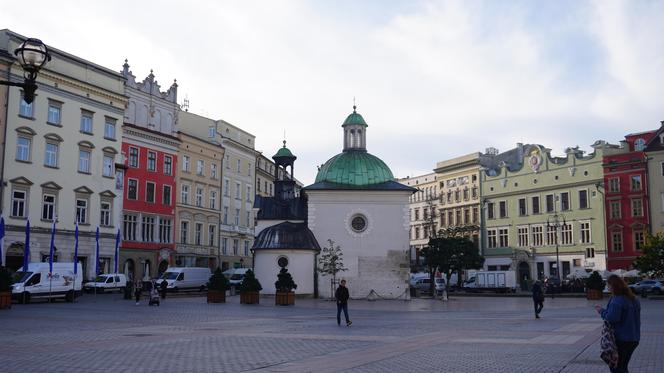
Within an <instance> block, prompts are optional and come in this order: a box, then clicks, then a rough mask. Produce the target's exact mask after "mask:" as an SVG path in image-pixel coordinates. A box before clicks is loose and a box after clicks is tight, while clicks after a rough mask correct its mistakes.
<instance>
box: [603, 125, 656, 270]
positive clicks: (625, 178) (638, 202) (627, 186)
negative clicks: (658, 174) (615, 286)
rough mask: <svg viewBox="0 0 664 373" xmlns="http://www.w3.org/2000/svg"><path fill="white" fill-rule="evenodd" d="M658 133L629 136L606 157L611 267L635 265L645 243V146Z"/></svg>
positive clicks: (606, 210) (606, 194)
mask: <svg viewBox="0 0 664 373" xmlns="http://www.w3.org/2000/svg"><path fill="white" fill-rule="evenodd" d="M654 133H655V131H649V132H642V133H635V134H630V135H627V136H625V140H624V141H623V142H622V145H623V147H622V149H621V151H618V152H617V153H614V154H611V155H608V156H605V157H604V159H603V166H604V192H605V199H604V202H605V212H606V213H605V221H606V237H607V243H608V258H607V268H608V269H609V270H616V269H625V270H629V269H631V268H632V263H633V261H634V259H635V258H636V257H637V256H639V255H640V254H641V249H640V248H641V247H642V246H643V245H644V244H645V238H646V232H647V231H648V227H649V199H648V180H647V177H648V172H647V171H648V170H647V167H646V165H647V160H646V156H645V153H644V149H645V145H646V143H647V142H648V141H649V140H650V139H651V138H652V136H653V135H654Z"/></svg>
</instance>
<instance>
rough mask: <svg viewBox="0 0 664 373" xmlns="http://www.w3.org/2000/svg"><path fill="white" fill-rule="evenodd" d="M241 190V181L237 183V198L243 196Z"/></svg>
mask: <svg viewBox="0 0 664 373" xmlns="http://www.w3.org/2000/svg"><path fill="white" fill-rule="evenodd" d="M241 190H242V185H241V184H240V183H237V182H236V183H235V198H236V199H240V198H242V197H241V195H240V194H241V193H242V192H241Z"/></svg>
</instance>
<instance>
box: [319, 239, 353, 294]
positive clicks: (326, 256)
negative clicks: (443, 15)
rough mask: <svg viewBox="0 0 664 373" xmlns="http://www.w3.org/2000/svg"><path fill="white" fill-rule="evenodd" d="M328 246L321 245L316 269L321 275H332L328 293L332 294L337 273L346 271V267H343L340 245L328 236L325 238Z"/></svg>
mask: <svg viewBox="0 0 664 373" xmlns="http://www.w3.org/2000/svg"><path fill="white" fill-rule="evenodd" d="M327 243H328V247H323V249H322V250H321V254H320V256H319V257H318V271H320V273H321V274H322V275H323V276H330V275H331V276H332V281H331V282H330V295H331V296H333V295H334V285H335V284H336V283H337V273H339V272H342V271H347V270H348V268H346V267H344V261H343V255H344V254H343V252H342V251H341V246H339V245H335V243H334V241H333V240H332V239H330V238H328V239H327Z"/></svg>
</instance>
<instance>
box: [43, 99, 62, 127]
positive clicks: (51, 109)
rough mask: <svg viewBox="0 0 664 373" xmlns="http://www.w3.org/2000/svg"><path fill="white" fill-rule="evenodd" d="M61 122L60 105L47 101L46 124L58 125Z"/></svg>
mask: <svg viewBox="0 0 664 373" xmlns="http://www.w3.org/2000/svg"><path fill="white" fill-rule="evenodd" d="M61 121H62V103H60V102H57V101H53V100H48V117H47V119H46V123H48V124H55V125H59V124H60V122H61Z"/></svg>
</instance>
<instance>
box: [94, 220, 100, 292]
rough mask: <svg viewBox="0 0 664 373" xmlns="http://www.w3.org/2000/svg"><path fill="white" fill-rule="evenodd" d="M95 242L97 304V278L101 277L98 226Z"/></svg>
mask: <svg viewBox="0 0 664 373" xmlns="http://www.w3.org/2000/svg"><path fill="white" fill-rule="evenodd" d="M95 242H96V254H95V279H94V282H95V303H97V285H96V284H97V276H99V226H97V232H96V233H95Z"/></svg>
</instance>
